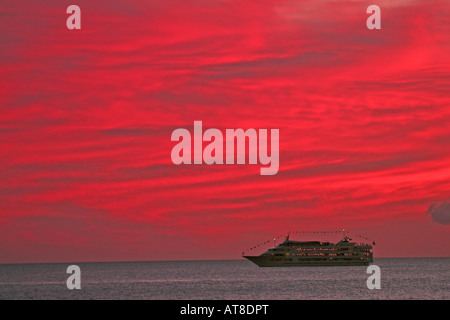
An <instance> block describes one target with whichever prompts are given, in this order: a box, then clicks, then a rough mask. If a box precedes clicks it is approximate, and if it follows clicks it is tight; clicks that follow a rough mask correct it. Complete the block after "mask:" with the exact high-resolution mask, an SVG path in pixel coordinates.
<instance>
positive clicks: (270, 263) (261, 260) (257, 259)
mask: <svg viewBox="0 0 450 320" xmlns="http://www.w3.org/2000/svg"><path fill="white" fill-rule="evenodd" d="M244 258H246V259H248V260H250V261H251V262H253V263H254V264H256V265H257V266H259V267H339V266H368V265H369V264H370V261H368V260H362V261H361V260H347V261H336V260H327V261H274V260H271V259H270V258H267V257H261V256H244Z"/></svg>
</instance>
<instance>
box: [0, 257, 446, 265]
mask: <svg viewBox="0 0 450 320" xmlns="http://www.w3.org/2000/svg"><path fill="white" fill-rule="evenodd" d="M376 259H450V257H443V256H441V257H378V258H374V260H376ZM240 260H242V261H248V260H247V259H245V258H243V259H190V260H111V261H71V262H68V261H60V262H6V263H3V262H0V266H1V265H17V264H75V263H132V262H198V261H240Z"/></svg>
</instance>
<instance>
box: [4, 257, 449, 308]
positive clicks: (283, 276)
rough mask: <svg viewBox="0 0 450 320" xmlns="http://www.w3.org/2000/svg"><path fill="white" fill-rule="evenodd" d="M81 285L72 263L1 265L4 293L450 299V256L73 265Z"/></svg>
mask: <svg viewBox="0 0 450 320" xmlns="http://www.w3.org/2000/svg"><path fill="white" fill-rule="evenodd" d="M73 264H76V265H78V266H79V267H80V268H81V290H69V289H68V288H67V286H66V280H67V278H68V277H69V276H70V275H69V274H66V269H67V267H68V266H69V265H71V263H49V264H7V265H0V299H210V300H211V299H212V300H216V299H221V300H222V299H226V300H228V299H276V300H285V299H446V300H448V299H450V258H397V259H387V258H386V259H375V260H374V264H376V265H378V266H379V267H380V268H381V289H380V290H376V289H374V290H369V289H368V288H367V285H366V281H367V278H368V277H369V276H370V274H367V273H366V269H367V267H292V268H259V267H258V266H256V265H255V264H253V263H251V262H249V261H247V260H222V261H166V262H163V261H161V262H102V263H73Z"/></svg>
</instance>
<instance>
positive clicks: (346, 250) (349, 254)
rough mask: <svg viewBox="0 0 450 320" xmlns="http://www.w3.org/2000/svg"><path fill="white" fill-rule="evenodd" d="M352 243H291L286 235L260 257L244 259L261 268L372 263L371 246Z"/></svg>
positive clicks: (347, 239) (364, 264) (347, 240)
mask: <svg viewBox="0 0 450 320" xmlns="http://www.w3.org/2000/svg"><path fill="white" fill-rule="evenodd" d="M351 241H352V239H351V238H349V237H348V236H345V235H344V238H343V239H342V240H341V241H339V242H337V243H331V242H321V241H293V240H290V239H289V235H288V236H287V237H286V239H285V240H284V241H283V242H281V243H280V244H278V245H277V246H274V247H272V248H270V249H269V250H267V251H266V252H264V253H262V254H261V255H259V256H248V255H243V257H244V258H247V259H248V260H250V261H251V262H253V263H255V264H257V265H258V266H260V267H319V266H367V265H369V264H370V263H371V262H373V253H372V251H371V250H372V248H373V247H372V246H371V245H369V244H357V243H356V242H351ZM373 244H375V243H373Z"/></svg>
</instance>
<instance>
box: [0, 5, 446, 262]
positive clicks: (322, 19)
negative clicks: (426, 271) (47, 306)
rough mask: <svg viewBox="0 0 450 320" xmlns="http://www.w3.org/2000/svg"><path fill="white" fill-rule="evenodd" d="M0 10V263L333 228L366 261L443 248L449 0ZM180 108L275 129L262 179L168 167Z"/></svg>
mask: <svg viewBox="0 0 450 320" xmlns="http://www.w3.org/2000/svg"><path fill="white" fill-rule="evenodd" d="M70 4H77V5H79V6H80V8H81V14H82V22H81V25H82V29H81V30H72V31H70V30H68V29H67V28H66V19H67V17H68V16H69V15H68V14H66V8H67V6H68V5H70ZM371 4H378V5H379V6H380V7H381V16H382V22H381V25H382V29H381V30H368V29H367V28H366V18H367V17H368V15H367V14H366V13H365V12H366V8H367V7H368V6H369V5H371ZM0 16H1V17H0V48H1V50H0V149H1V150H2V151H1V157H0V263H15V262H56V261H111V260H112V261H117V260H166V259H170V260H178V259H238V258H239V257H240V254H241V252H242V251H243V250H244V249H246V248H248V247H251V246H252V245H254V244H257V243H259V242H263V241H266V240H268V239H271V238H273V236H274V235H277V234H280V233H284V232H287V231H288V230H304V231H322V230H336V229H342V228H346V229H348V230H350V231H353V232H354V233H358V234H363V235H365V236H367V237H369V238H373V239H375V240H376V242H377V246H376V247H375V250H374V253H375V257H422V256H423V257H425V256H447V257H448V256H450V247H449V245H448V244H449V243H450V229H449V228H450V226H449V225H450V218H449V215H450V205H449V201H450V193H449V191H450V167H449V163H450V152H449V151H450V126H449V122H450V93H449V92H450V55H449V52H450V5H449V3H448V1H446V0H443V1H425V0H423V1H419V0H417V1H414V0H410V1H407V0H403V1H398V0H397V1H392V0H389V1H387V0H385V1H376V2H373V1H370V2H369V1H331V0H321V1H317V0H314V1H313V0H311V1H275V0H273V1H268V0H262V1H237V0H235V1H229V0H225V1H214V0H200V1H197V0H195V1H184V0H179V1H174V0H159V1H154V0H152V1H144V0H133V1H124V0H121V1H84V0H83V1H82V0H77V1H75V3H72V2H71V3H68V2H67V3H64V2H61V1H56V0H51V1H22V0H17V1H8V2H5V1H4V2H2V4H1V5H0ZM194 120H200V121H203V127H204V128H205V129H206V128H219V129H224V128H243V129H248V128H255V129H260V128H267V129H271V128H276V129H279V130H280V169H279V172H278V174H276V175H274V176H262V175H260V172H259V169H260V166H259V165H213V166H208V165H181V166H176V165H174V164H172V162H171V158H170V154H171V149H172V147H173V146H174V145H175V143H174V142H171V141H170V136H171V133H172V131H173V130H174V129H176V128H187V129H189V130H191V131H192V130H193V122H194ZM432 204H436V205H435V206H432V208H430V205H432Z"/></svg>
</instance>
